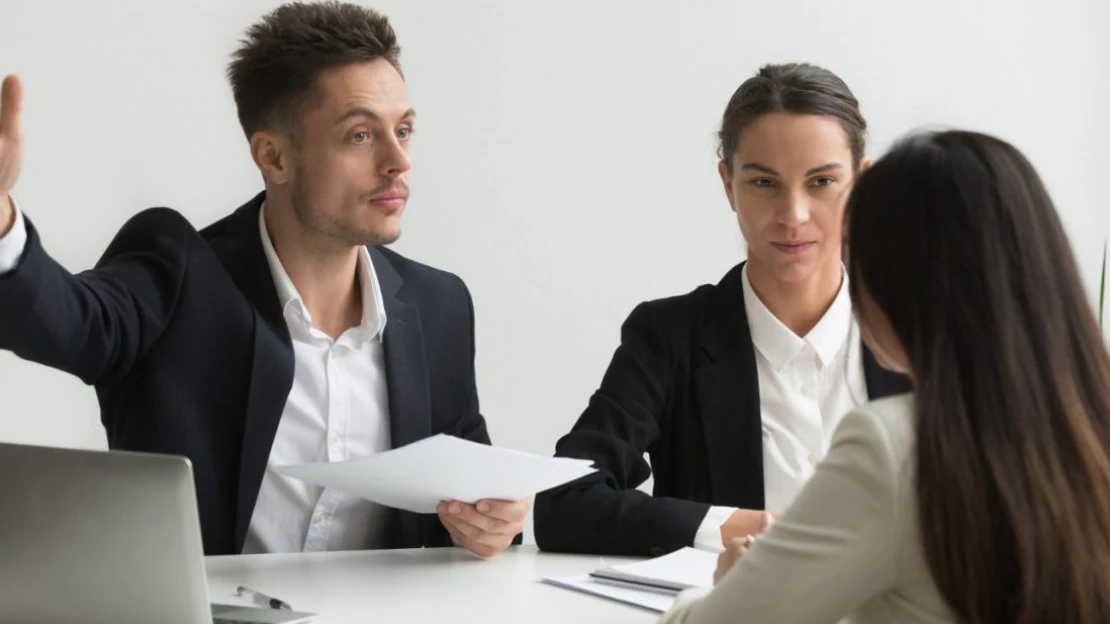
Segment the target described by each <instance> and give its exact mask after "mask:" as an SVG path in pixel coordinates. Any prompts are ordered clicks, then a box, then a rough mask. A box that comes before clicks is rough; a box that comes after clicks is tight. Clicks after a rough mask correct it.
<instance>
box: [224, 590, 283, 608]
mask: <svg viewBox="0 0 1110 624" xmlns="http://www.w3.org/2000/svg"><path fill="white" fill-rule="evenodd" d="M235 595H236V596H243V597H245V598H248V599H249V600H250V601H251V602H253V603H254V604H256V605H259V606H262V607H269V608H271V609H285V610H287V611H292V610H293V607H290V606H289V603H288V602H285V601H282V600H278V599H277V598H274V597H273V596H267V595H266V594H263V593H262V592H257V591H254V590H253V589H251V588H249V587H243V586H242V585H240V586H239V587H238V588H237V589H236V590H235Z"/></svg>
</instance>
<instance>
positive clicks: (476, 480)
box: [277, 434, 594, 513]
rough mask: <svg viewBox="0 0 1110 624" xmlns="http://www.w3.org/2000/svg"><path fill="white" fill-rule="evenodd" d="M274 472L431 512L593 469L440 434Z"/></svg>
mask: <svg viewBox="0 0 1110 624" xmlns="http://www.w3.org/2000/svg"><path fill="white" fill-rule="evenodd" d="M277 471H278V473H280V474H283V475H287V476H290V477H293V478H296V479H300V480H302V481H307V482H308V483H312V484H315V485H320V486H323V487H327V488H332V489H335V490H338V491H340V492H345V493H347V494H352V495H354V496H359V497H361V498H365V499H367V500H369V501H373V502H375V503H378V504H380V505H385V506H387V507H395V508H397V509H404V510H407V511H414V512H417V513H435V510H436V505H438V504H439V502H440V501H445V500H457V501H461V502H464V503H471V504H473V503H476V502H478V501H479V500H482V499H497V500H510V501H515V500H521V499H525V498H529V497H531V496H533V495H535V494H536V493H538V492H542V491H544V490H548V489H551V488H553V487H556V486H559V485H562V484H564V483H567V482H568V481H573V480H575V479H577V478H579V477H583V476H585V475H588V474H590V473H592V472H594V468H593V463H592V462H590V461H589V460H584V459H567V458H558V457H544V456H541V455H533V454H531V453H525V452H523V451H516V450H512V449H504V448H496V447H492V446H487V445H485V444H478V443H477V442H471V441H469V440H463V439H462V438H456V437H452V436H447V435H442V434H440V435H436V436H433V437H430V438H425V439H423V440H420V441H418V442H413V443H412V444H408V445H406V446H403V447H401V448H398V449H393V450H390V451H386V452H384V453H378V454H376V455H371V456H369V457H364V458H360V459H352V460H349V461H343V462H332V463H320V464H300V465H296V466H283V467H278V468H277Z"/></svg>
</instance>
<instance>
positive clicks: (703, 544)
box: [694, 507, 736, 552]
mask: <svg viewBox="0 0 1110 624" xmlns="http://www.w3.org/2000/svg"><path fill="white" fill-rule="evenodd" d="M735 511H736V509H735V508H733V507H710V508H709V511H708V512H707V513H706V514H705V519H704V520H702V521H701V526H699V527H698V533H697V535H696V536H694V548H698V549H700V550H708V551H712V552H721V551H723V550H724V549H725V546H724V542H723V541H722V540H721V525H723V524H724V523H725V522H727V521H728V519H729V518H730V517H732V514H733V512H735Z"/></svg>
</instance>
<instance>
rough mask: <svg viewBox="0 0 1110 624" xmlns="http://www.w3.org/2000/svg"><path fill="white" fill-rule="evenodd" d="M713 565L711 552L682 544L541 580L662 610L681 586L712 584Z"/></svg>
mask: <svg viewBox="0 0 1110 624" xmlns="http://www.w3.org/2000/svg"><path fill="white" fill-rule="evenodd" d="M716 569H717V555H716V554H715V553H711V552H707V551H703V550H697V549H694V548H683V549H682V550H677V551H675V552H673V553H671V554H669V555H664V556H662V557H658V558H656V559H648V560H646V561H640V562H636V563H627V564H623V565H617V566H605V567H602V568H599V569H597V570H595V571H593V572H592V573H590V574H585V575H581V576H573V577H564V578H552V577H548V578H545V579H544V582H546V583H549V584H551V585H556V586H559V587H564V588H566V589H572V590H575V591H580V592H585V593H587V594H593V595H595V596H600V597H603V598H608V599H610V600H616V601H618V602H623V603H626V604H631V605H635V606H638V607H643V608H645V609H649V610H651V611H655V612H657V613H663V612H665V611H667V610H668V609H670V608H671V606H672V605H673V604H674V601H675V598H676V597H677V596H678V594H679V592H681V591H682V590H685V589H692V588H695V587H704V588H709V587H713V572H714V571H715V570H716Z"/></svg>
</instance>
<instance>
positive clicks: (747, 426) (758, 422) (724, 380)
mask: <svg viewBox="0 0 1110 624" xmlns="http://www.w3.org/2000/svg"><path fill="white" fill-rule="evenodd" d="M741 267H743V264H741V265H740V266H737V267H736V268H734V269H733V270H732V271H730V272H729V273H728V275H726V276H725V277H724V279H722V280H721V283H720V284H718V286H717V288H715V289H714V291H713V293H712V295H711V297H712V298H711V300H710V305H709V306H708V309H707V318H706V323H705V327H704V329H703V332H702V336H701V339H700V343H701V347H702V348H703V349H704V350H705V351H706V353H707V354H708V355H709V358H710V362H709V363H707V364H705V365H703V366H701V367H699V368H697V369H696V370H695V371H694V380H695V386H696V389H697V394H698V400H699V403H700V407H701V409H700V412H701V417H702V425H703V429H704V432H705V445H706V451H707V453H708V465H709V473H710V485H711V488H712V494H713V501H712V502H713V504H715V505H727V506H736V507H743V508H748V509H762V508H763V505H764V492H763V426H762V416H761V411H760V407H759V377H758V374H757V372H756V367H755V348H754V347H753V346H752V339H751V333H750V330H749V329H748V319H747V314H746V313H745V311H744V291H743V288H742V283H741V281H740V280H741V273H740V271H741Z"/></svg>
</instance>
